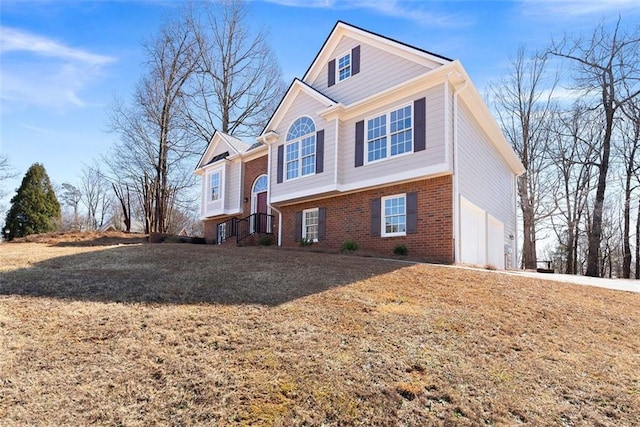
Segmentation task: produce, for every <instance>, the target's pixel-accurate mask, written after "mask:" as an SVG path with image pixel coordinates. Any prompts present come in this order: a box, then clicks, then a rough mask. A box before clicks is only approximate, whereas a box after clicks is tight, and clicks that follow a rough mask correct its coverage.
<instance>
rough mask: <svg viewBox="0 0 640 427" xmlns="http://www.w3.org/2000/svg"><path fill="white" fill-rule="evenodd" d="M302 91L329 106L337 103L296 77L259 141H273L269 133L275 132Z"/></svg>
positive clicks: (268, 142) (267, 142) (266, 142)
mask: <svg viewBox="0 0 640 427" xmlns="http://www.w3.org/2000/svg"><path fill="white" fill-rule="evenodd" d="M300 92H304V93H305V94H307V95H309V96H310V97H312V98H314V99H315V100H316V101H318V102H320V103H322V104H324V105H326V106H327V107H330V106H332V105H334V104H335V101H333V100H332V99H330V98H328V97H326V96H324V95H323V94H322V93H320V92H318V91H317V90H315V89H313V88H312V87H310V86H308V85H306V84H304V83H302V81H301V80H298V79H295V80H294V81H293V83H292V85H291V87H290V88H289V90H288V91H287V93H286V95H285V96H284V98H283V100H282V102H281V103H280V105H279V106H278V109H277V110H276V112H275V113H273V116H271V119H270V120H269V123H267V126H265V132H264V133H263V134H262V135H260V136H259V137H258V141H261V142H264V143H265V144H270V143H272V142H273V139H272V138H268V137H267V135H268V134H269V133H272V134H273V133H275V132H274V131H273V129H275V128H277V127H278V125H279V124H280V121H281V120H282V118H283V116H284V115H285V114H286V113H287V112H288V111H289V108H291V104H293V101H295V99H296V97H297V96H298V95H299V94H300Z"/></svg>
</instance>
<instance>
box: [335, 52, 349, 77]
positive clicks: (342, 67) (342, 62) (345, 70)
mask: <svg viewBox="0 0 640 427" xmlns="http://www.w3.org/2000/svg"><path fill="white" fill-rule="evenodd" d="M349 77H351V52H349V53H347V54H346V55H344V56H341V57H340V58H338V81H339V82H341V81H342V80H344V79H348V78H349Z"/></svg>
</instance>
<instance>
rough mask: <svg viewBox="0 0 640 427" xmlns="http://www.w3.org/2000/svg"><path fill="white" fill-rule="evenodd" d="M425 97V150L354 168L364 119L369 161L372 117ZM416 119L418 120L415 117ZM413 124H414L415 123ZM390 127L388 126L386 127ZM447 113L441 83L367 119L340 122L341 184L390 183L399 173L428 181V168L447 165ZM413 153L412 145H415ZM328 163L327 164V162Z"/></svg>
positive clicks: (380, 109) (339, 156)
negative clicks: (359, 125) (357, 130)
mask: <svg viewBox="0 0 640 427" xmlns="http://www.w3.org/2000/svg"><path fill="white" fill-rule="evenodd" d="M422 97H425V98H426V105H425V107H426V119H425V125H426V149H425V150H423V151H418V152H415V153H414V152H410V153H409V154H407V155H402V156H396V157H395V158H394V157H390V158H388V159H386V160H385V161H380V162H374V163H365V165H364V166H360V167H355V166H354V165H355V124H356V122H358V121H360V120H365V153H364V154H365V157H364V158H365V160H366V159H367V143H366V139H367V135H366V134H367V124H366V119H367V118H369V117H375V116H379V115H381V114H385V113H387V112H389V111H392V110H395V109H397V108H399V107H400V106H407V105H411V106H413V102H414V101H415V100H416V99H419V98H422ZM413 120H415V118H413ZM412 125H413V124H412ZM387 126H388V124H387ZM445 147H446V144H445V114H444V85H443V84H440V85H437V86H434V87H432V88H429V89H427V90H425V91H422V92H418V93H415V94H413V95H411V96H410V97H406V98H403V99H401V100H399V101H397V102H394V103H392V104H389V105H386V106H384V107H381V108H379V109H376V110H373V111H371V112H369V113H368V114H367V116H366V117H357V118H354V119H351V120H347V121H344V122H340V146H339V155H338V158H339V159H340V169H339V171H340V174H339V184H340V185H342V186H346V187H348V188H351V186H353V185H357V183H358V182H365V181H370V180H371V179H375V178H379V180H380V184H386V183H391V182H392V181H390V180H389V179H390V177H391V176H393V175H394V174H397V173H402V174H405V175H406V174H411V173H412V172H414V173H415V177H416V178H420V177H423V178H426V177H427V176H425V175H424V170H425V168H428V167H439V166H440V165H444V162H445ZM412 150H413V144H412ZM325 164H326V163H325ZM447 171H448V165H444V166H443V169H442V170H441V171H440V173H446V172H447Z"/></svg>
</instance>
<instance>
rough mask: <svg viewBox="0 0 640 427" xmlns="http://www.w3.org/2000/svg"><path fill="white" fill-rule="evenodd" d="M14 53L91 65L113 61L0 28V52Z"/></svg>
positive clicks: (40, 37)
mask: <svg viewBox="0 0 640 427" xmlns="http://www.w3.org/2000/svg"><path fill="white" fill-rule="evenodd" d="M16 51H22V52H31V53H34V54H37V55H42V56H49V57H53V58H60V59H66V60H72V61H80V62H82V63H85V64H93V65H101V64H106V63H109V62H112V61H113V60H114V59H113V58H111V57H109V56H104V55H96V54H94V53H91V52H86V51H84V50H81V49H75V48H72V47H69V46H65V45H63V44H60V43H58V42H56V41H54V40H51V39H48V38H45V37H42V36H38V35H36V34H31V33H27V32H25V31H22V30H18V29H15V28H9V27H3V26H0V52H3V53H6V52H16Z"/></svg>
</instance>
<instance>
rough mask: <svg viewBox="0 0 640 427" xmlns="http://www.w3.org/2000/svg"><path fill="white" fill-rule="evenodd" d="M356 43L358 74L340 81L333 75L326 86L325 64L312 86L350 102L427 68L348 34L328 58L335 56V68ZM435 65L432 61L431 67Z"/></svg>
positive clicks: (342, 100) (388, 86)
mask: <svg viewBox="0 0 640 427" xmlns="http://www.w3.org/2000/svg"><path fill="white" fill-rule="evenodd" d="M358 45H360V72H359V73H358V74H356V75H353V76H351V77H350V78H348V79H346V80H344V81H342V82H340V81H339V79H338V76H336V84H335V85H333V86H331V87H328V81H327V76H328V72H329V69H328V67H329V64H328V63H327V64H324V68H323V69H322V71H321V72H320V74H319V75H318V77H317V78H316V80H315V81H313V82H312V83H311V86H312V87H313V88H315V89H317V90H318V91H320V92H322V93H324V94H325V95H327V96H328V97H329V98H331V99H335V100H336V101H338V102H342V103H343V104H351V103H353V102H355V101H358V100H360V99H364V98H366V97H368V96H370V95H373V94H375V93H378V92H380V91H382V90H384V89H388V88H390V87H393V86H395V85H397V84H400V83H402V82H404V81H407V80H409V79H412V78H413V77H417V76H418V75H420V74H424V73H425V72H427V71H429V69H428V68H426V67H424V66H422V65H419V64H416V63H415V62H413V61H410V60H408V59H405V58H401V57H399V56H397V55H394V54H392V53H390V52H387V51H384V50H382V49H379V48H377V47H374V46H371V45H368V44H365V43H362V42H359V41H357V40H354V39H352V38H350V37H344V38H343V39H342V40H341V41H340V42H339V43H338V45H337V47H336V48H335V50H334V54H333V55H331V58H335V59H336V71H337V70H338V68H339V67H338V63H337V62H338V61H337V58H338V56H339V55H341V54H343V53H345V52H349V51H351V49H353V48H354V47H356V46H358ZM438 65H439V64H437V63H435V62H434V63H433V68H435V67H437V66H438Z"/></svg>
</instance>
